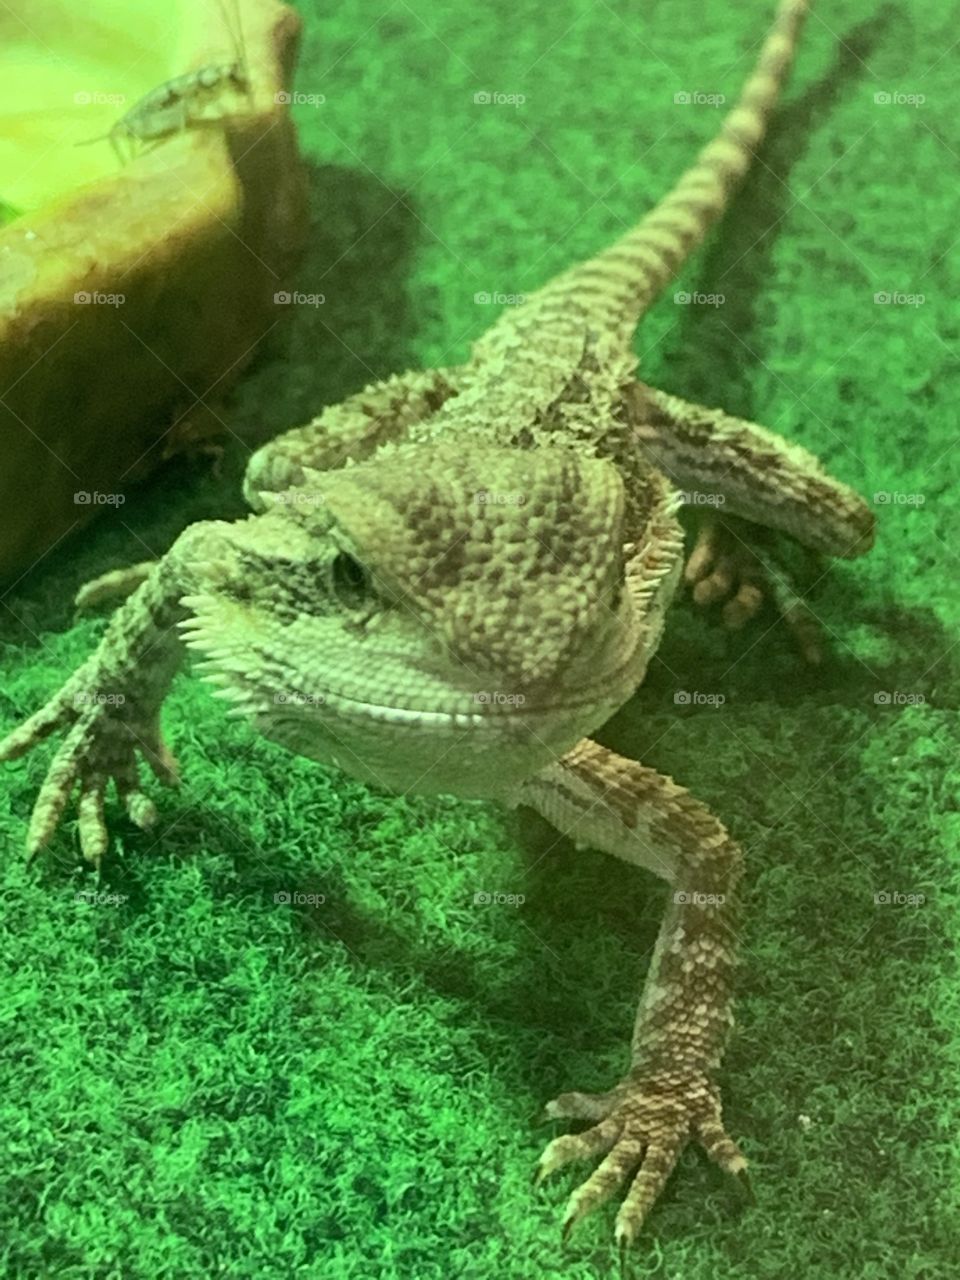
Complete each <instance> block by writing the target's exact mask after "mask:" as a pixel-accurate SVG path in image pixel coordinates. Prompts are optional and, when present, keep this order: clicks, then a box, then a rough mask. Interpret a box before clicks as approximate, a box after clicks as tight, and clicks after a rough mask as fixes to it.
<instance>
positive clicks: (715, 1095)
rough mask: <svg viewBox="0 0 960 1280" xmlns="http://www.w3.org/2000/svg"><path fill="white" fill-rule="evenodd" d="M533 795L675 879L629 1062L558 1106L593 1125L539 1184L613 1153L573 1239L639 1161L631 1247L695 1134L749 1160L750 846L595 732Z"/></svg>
mask: <svg viewBox="0 0 960 1280" xmlns="http://www.w3.org/2000/svg"><path fill="white" fill-rule="evenodd" d="M521 801H522V802H523V803H525V804H529V805H531V806H532V807H533V808H535V809H536V810H537V811H538V812H539V813H541V814H542V815H543V816H544V817H545V818H546V819H547V820H548V821H549V822H550V823H552V824H553V825H554V826H555V827H557V828H558V830H560V831H562V832H564V834H567V835H569V836H571V837H572V838H573V839H574V841H575V842H576V844H577V846H578V847H583V846H591V847H595V848H599V849H602V850H604V851H605V852H607V853H612V854H614V855H615V856H616V857H619V858H623V859H625V860H626V861H628V862H633V863H637V864H639V865H641V866H644V867H647V868H649V869H650V870H652V871H655V872H656V873H657V874H658V875H660V876H662V877H664V878H665V879H667V880H668V881H669V882H670V885H671V896H670V901H669V904H668V907H667V910H666V914H665V915H664V919H663V923H662V925H661V927H660V933H659V936H658V938H657V943H656V948H655V950H654V956H653V961H652V963H651V966H650V971H649V973H648V975H647V981H646V985H645V986H644V989H643V995H642V997H641V1000H640V1006H639V1009H638V1011H637V1018H636V1024H635V1028H634V1033H633V1042H632V1050H631V1062H630V1068H629V1070H628V1072H627V1073H626V1075H625V1076H624V1078H623V1079H622V1080H621V1081H620V1083H619V1084H617V1085H616V1086H615V1087H614V1088H613V1089H612V1090H610V1091H609V1092H608V1093H603V1094H587V1093H565V1094H561V1095H560V1097H558V1098H556V1099H555V1100H554V1101H553V1102H551V1103H549V1104H548V1106H547V1115H548V1116H549V1117H550V1118H553V1119H577V1120H590V1121H593V1122H594V1123H593V1125H592V1127H591V1128H589V1129H587V1130H585V1131H584V1132H583V1133H578V1134H567V1135H565V1136H563V1137H559V1138H555V1139H554V1140H553V1141H552V1142H551V1143H549V1145H548V1146H547V1148H546V1150H545V1151H544V1153H543V1155H542V1156H541V1158H540V1163H539V1167H538V1181H539V1180H541V1179H542V1178H544V1177H546V1176H547V1175H548V1174H550V1173H552V1172H553V1171H554V1170H555V1169H559V1168H560V1167H561V1166H563V1165H565V1164H567V1163H569V1162H570V1161H572V1160H580V1159H586V1158H588V1157H595V1156H603V1159H602V1161H601V1163H600V1165H599V1166H598V1168H597V1169H596V1170H595V1171H594V1173H593V1174H592V1175H591V1176H590V1177H589V1178H587V1180H586V1181H585V1182H583V1183H582V1184H581V1185H580V1186H579V1187H578V1188H577V1190H576V1191H574V1193H573V1195H572V1196H571V1197H570V1200H569V1202H568V1206H567V1211H566V1215H565V1218H564V1235H566V1233H567V1232H568V1231H569V1230H570V1228H571V1227H572V1226H573V1224H574V1223H575V1222H576V1221H577V1220H578V1219H579V1218H581V1217H583V1216H584V1215H585V1214H586V1213H589V1212H590V1211H591V1210H592V1209H594V1208H596V1206H597V1205H599V1204H601V1203H602V1202H603V1201H605V1200H607V1199H608V1198H609V1197H610V1196H611V1195H613V1194H614V1192H615V1191H617V1190H618V1188H619V1187H621V1186H622V1185H623V1184H624V1183H625V1182H626V1180H627V1179H628V1177H630V1175H631V1174H633V1171H634V1170H635V1169H638V1171H637V1172H636V1173H635V1174H634V1176H633V1178H632V1181H631V1183H630V1187H629V1190H628V1191H627V1194H626V1197H625V1199H624V1200H623V1203H622V1204H621V1207H620V1211H619V1213H618V1215H617V1223H616V1237H617V1240H618V1242H619V1243H620V1244H621V1246H625V1245H627V1244H629V1243H630V1242H631V1241H632V1240H633V1239H634V1238H635V1236H636V1235H637V1232H638V1231H639V1230H640V1227H641V1226H642V1224H643V1221H644V1218H645V1217H646V1215H647V1213H648V1211H649V1209H650V1207H651V1206H652V1204H653V1203H654V1201H655V1200H656V1198H657V1196H658V1195H659V1194H660V1192H661V1191H662V1189H663V1187H664V1185H665V1184H666V1181H667V1178H668V1177H669V1175H670V1172H671V1170H672V1169H673V1167H674V1165H675V1164H676V1162H677V1160H678V1158H679V1156H680V1153H681V1151H682V1150H683V1148H684V1146H685V1145H686V1143H687V1142H688V1141H689V1140H690V1139H691V1138H695V1139H697V1140H698V1141H699V1142H700V1143H701V1145H702V1146H703V1147H704V1148H705V1149H706V1152H707V1154H708V1155H709V1156H710V1157H711V1158H712V1159H713V1160H715V1161H716V1162H717V1163H718V1164H719V1165H721V1167H722V1168H724V1169H726V1170H727V1171H728V1172H730V1173H741V1172H742V1171H743V1169H744V1168H745V1167H746V1160H745V1158H744V1156H743V1154H742V1153H741V1152H740V1150H739V1148H738V1147H737V1145H736V1144H735V1143H734V1141H733V1140H732V1139H731V1138H730V1137H729V1136H728V1135H727V1133H726V1131H725V1129H724V1127H723V1120H722V1116H721V1106H720V1091H719V1087H718V1085H717V1081H716V1071H717V1068H718V1066H719V1063H720V1057H721V1052H722V1049H723V1043H724V1039H725V1037H726V1033H727V1030H728V1028H729V1027H730V1025H731V1023H732V1020H733V1019H732V1014H731V985H732V977H733V970H734V965H735V962H736V961H735V954H734V952H735V946H734V944H735V936H734V894H735V890H736V886H737V882H738V880H739V878H740V872H741V863H742V854H741V851H740V848H739V846H738V845H737V844H736V843H735V842H734V841H733V840H732V839H731V837H730V836H729V835H728V834H727V831H726V830H725V828H724V827H723V826H722V824H721V823H720V822H719V821H718V820H717V819H716V818H714V817H713V816H712V815H711V814H710V813H709V812H708V810H707V809H706V808H705V807H704V806H703V805H702V804H700V803H699V801H697V800H695V799H694V798H693V797H692V796H691V795H690V794H689V793H688V792H687V791H685V790H684V789H683V788H682V787H680V786H678V785H677V784H676V783H675V782H673V780H672V779H670V778H667V777H664V776H663V775H662V774H658V773H656V772H655V771H654V770H652V769H647V768H644V767H643V766H642V765H640V764H638V763H636V762H635V761H632V760H625V759H623V758H622V757H620V756H617V755H615V754H614V753H613V752H612V751H608V750H607V749H606V748H605V747H601V746H599V745H598V744H597V743H595V742H592V741H591V740H590V739H586V738H585V739H584V740H583V741H581V742H580V743H578V745H577V746H576V747H574V748H573V750H572V751H569V752H568V753H567V754H566V755H564V756H562V757H561V758H560V759H559V760H558V761H557V762H556V763H555V764H553V765H550V766H549V767H548V768H547V769H545V770H544V771H543V772H542V773H540V774H538V775H537V776H536V777H535V778H533V779H531V780H530V781H529V782H528V783H526V784H525V786H524V788H523V792H522V795H521ZM638 1166H639V1168H638Z"/></svg>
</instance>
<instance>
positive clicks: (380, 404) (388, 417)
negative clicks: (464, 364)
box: [243, 369, 458, 511]
mask: <svg viewBox="0 0 960 1280" xmlns="http://www.w3.org/2000/svg"><path fill="white" fill-rule="evenodd" d="M457 372H458V371H457V370H456V369H427V370H410V371H408V372H407V373H401V374H397V375H395V376H394V377H392V378H387V379H386V380H385V381H383V382H377V383H374V384H373V385H372V386H370V387H366V388H365V389H364V390H363V391H358V392H357V394H356V395H353V396H350V397H349V398H348V399H346V400H343V401H341V403H340V404H334V405H330V406H329V407H328V408H326V409H324V410H323V412H322V413H320V414H318V416H317V417H316V418H312V419H311V420H310V422H307V423H305V424H304V425H303V426H301V427H293V428H292V429H291V430H290V431H285V432H284V433H283V435H280V436H277V437H276V439H274V440H270V441H268V442H267V444H265V445H263V446H262V447H261V448H260V449H258V450H257V451H256V453H254V454H253V456H252V457H251V458H250V461H249V462H248V463H247V469H246V472H245V473H244V478H243V496H244V497H245V498H246V500H247V502H248V503H249V504H250V506H251V507H252V508H253V509H254V511H263V510H264V508H265V505H266V504H265V503H264V502H263V500H262V499H261V498H260V494H261V493H263V492H267V493H281V492H283V491H285V490H287V489H291V488H294V487H296V486H297V485H299V484H301V483H302V482H303V477H304V471H305V469H309V470H311V471H335V470H338V469H339V468H340V467H343V466H345V465H346V464H347V463H348V462H363V461H365V460H366V459H368V458H370V457H372V455H373V454H374V453H376V451H377V450H378V449H379V448H380V447H381V446H382V445H384V444H386V443H388V442H389V441H395V440H399V439H401V438H402V436H403V433H404V431H405V430H406V428H407V427H409V426H411V425H412V424H413V423H414V422H419V421H420V420H421V419H423V418H428V417H430V416H431V415H433V414H434V413H436V411H437V410H438V409H439V408H440V406H441V405H442V404H443V403H444V402H445V401H447V400H449V399H450V397H451V396H454V395H456V394H457V383H456V375H457Z"/></svg>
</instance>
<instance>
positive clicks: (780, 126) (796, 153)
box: [662, 7, 896, 422]
mask: <svg viewBox="0 0 960 1280" xmlns="http://www.w3.org/2000/svg"><path fill="white" fill-rule="evenodd" d="M895 16H896V15H895V12H894V10H893V9H892V8H889V7H888V8H885V9H882V10H881V11H880V12H879V13H877V14H875V15H873V16H871V17H870V18H868V19H866V20H865V21H863V22H861V23H858V25H857V26H856V27H854V28H853V30H852V31H851V32H850V33H849V34H848V35H842V36H841V39H840V40H838V41H836V43H835V48H834V56H833V60H832V63H831V65H830V67H829V68H828V70H827V71H826V73H825V74H824V75H822V76H821V77H820V78H819V79H818V80H817V81H816V82H815V83H814V84H812V85H810V87H809V88H808V89H806V90H805V91H804V92H803V94H802V95H801V96H800V97H799V98H797V99H795V100H794V101H792V102H785V103H784V104H783V105H782V106H779V107H778V108H777V111H776V113H775V115H774V117H773V120H772V121H771V124H770V129H769V132H768V134H767V138H766V140H765V142H764V143H763V146H762V148H761V151H760V163H756V164H754V165H753V167H752V168H751V170H750V172H749V173H748V175H747V177H746V179H745V181H744V182H743V184H742V186H741V187H740V188H739V190H738V191H737V193H736V194H735V195H734V198H733V200H732V201H731V203H730V206H729V208H728V209H727V212H726V214H725V215H724V217H723V218H722V219H721V221H720V223H719V224H718V225H717V227H716V228H715V229H714V231H713V233H712V235H711V239H710V242H709V243H710V247H709V248H708V249H707V251H706V253H705V255H704V259H703V267H702V269H701V271H700V273H699V275H698V280H697V290H698V291H699V292H702V293H707V294H709V293H722V294H724V296H725V298H726V301H725V302H724V304H723V306H722V307H720V308H718V307H699V308H698V307H690V308H687V309H686V310H685V311H684V312H683V315H682V318H681V321H680V324H679V326H678V329H677V335H676V337H675V339H674V341H673V342H671V343H670V345H669V348H668V349H667V350H666V352H665V357H664V359H665V370H666V375H665V377H664V378H663V379H662V381H663V382H664V384H665V385H666V386H667V387H668V389H669V390H671V391H675V392H676V393H677V394H678V395H683V396H686V397H688V398H689V399H691V400H699V401H702V402H703V403H704V404H719V405H722V406H723V407H724V409H726V410H727V412H728V413H734V414H737V415H739V416H740V417H744V418H748V419H750V418H753V417H754V413H755V412H756V413H757V421H760V422H762V421H763V417H764V415H763V407H762V406H756V407H755V406H754V405H753V403H752V399H751V397H750V391H749V386H748V385H747V383H746V382H745V380H744V378H743V369H744V366H745V365H750V364H751V363H755V362H756V361H757V360H758V359H759V357H755V356H752V355H751V354H750V352H751V351H755V350H756V349H757V348H758V347H760V346H762V341H761V340H762V337H763V332H764V327H763V325H762V324H760V323H759V321H758V318H757V314H756V303H757V298H758V296H760V295H761V294H762V292H763V288H764V283H765V281H766V280H768V279H769V277H770V274H771V271H772V256H773V248H774V246H775V244H776V242H777V239H778V237H779V235H780V232H781V230H782V228H783V226H784V222H785V217H786V214H787V213H788V212H789V209H790V207H791V206H792V205H793V204H794V202H795V201H796V196H795V195H794V194H793V193H792V192H791V190H790V188H789V178H790V172H791V170H792V168H793V166H794V165H795V164H796V163H797V162H798V161H799V160H800V159H801V158H802V156H803V155H804V153H805V152H806V150H807V148H808V146H809V145H810V142H811V141H812V139H813V137H814V134H815V132H816V129H817V126H818V124H819V123H820V121H821V120H823V119H824V118H825V117H827V116H829V114H830V111H831V109H832V106H833V104H834V103H835V101H836V100H837V98H838V97H839V96H840V95H841V93H842V92H843V91H844V90H845V89H847V88H849V87H851V86H856V85H857V84H858V83H859V82H860V81H862V80H863V78H864V77H865V76H867V75H868V74H869V72H868V69H867V66H866V64H867V62H868V60H869V58H870V55H871V54H872V53H873V51H874V49H875V48H876V47H877V45H878V43H879V42H880V41H881V40H882V39H883V38H884V37H885V36H886V35H887V32H888V28H889V26H890V24H891V21H893V20H894V19H895ZM810 270H811V272H812V271H813V270H815V266H814V264H810ZM731 330H732V331H733V333H734V334H736V335H738V336H739V338H740V339H741V340H742V343H745V344H746V345H745V346H744V345H742V344H741V342H737V341H736V340H735V339H733V338H731V336H730V331H731ZM748 348H749V350H748Z"/></svg>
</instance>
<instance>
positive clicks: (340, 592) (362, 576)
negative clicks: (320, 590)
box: [330, 551, 370, 609]
mask: <svg viewBox="0 0 960 1280" xmlns="http://www.w3.org/2000/svg"><path fill="white" fill-rule="evenodd" d="M330 577H331V580H332V583H333V591H334V595H335V596H336V597H337V599H338V600H339V601H340V603H341V604H343V605H346V606H347V608H349V609H356V608H357V607H358V606H359V605H361V604H363V603H364V600H365V599H366V597H367V594H368V592H369V589H370V578H369V575H368V573H367V571H366V569H365V568H364V567H363V565H362V564H361V563H360V562H359V560H354V558H353V556H351V555H348V554H347V553H346V551H339V552H338V553H337V555H336V557H335V558H334V561H333V564H332V565H331V566H330Z"/></svg>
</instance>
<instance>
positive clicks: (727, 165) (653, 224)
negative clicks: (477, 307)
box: [540, 0, 809, 330]
mask: <svg viewBox="0 0 960 1280" xmlns="http://www.w3.org/2000/svg"><path fill="white" fill-rule="evenodd" d="M808 8H809V0H781V3H780V7H779V8H778V10H777V14H776V17H775V18H774V21H773V25H772V26H771V28H770V30H769V32H768V33H767V36H766V39H765V40H764V42H763V47H762V48H761V50H760V56H759V57H758V59H757V62H756V65H755V67H754V69H753V73H752V74H751V76H750V78H749V80H747V82H746V84H745V85H744V87H743V90H742V91H741V93H740V97H739V99H738V101H737V104H736V106H735V107H734V108H733V110H732V111H731V112H730V113H729V114H728V115H727V117H726V118H725V120H724V122H723V126H722V128H721V129H720V132H719V133H718V134H717V136H716V137H715V138H714V139H713V141H712V142H710V143H708V145H707V146H706V147H704V149H703V150H702V151H701V152H700V154H699V155H698V156H697V159H696V160H695V161H694V163H693V164H692V165H691V167H690V168H689V169H688V170H687V171H686V173H685V174H684V175H683V177H682V178H681V179H680V180H679V182H678V183H677V185H676V186H675V187H674V188H673V190H672V191H670V192H669V194H668V195H666V196H664V198H663V199H662V200H661V201H660V202H659V203H658V204H657V205H655V207H654V208H653V209H652V210H651V211H650V212H649V213H648V214H647V215H646V216H645V217H644V218H643V219H642V220H641V221H640V222H639V223H637V225H636V226H635V227H633V228H632V229H631V230H630V231H628V232H626V234H625V235H623V236H621V237H620V239H619V240H617V241H615V242H614V243H613V244H612V245H611V246H610V247H609V248H608V249H606V250H604V251H603V252H601V253H599V254H597V256H596V257H594V258H591V259H590V260H589V261H587V262H585V263H582V264H581V265H580V266H577V267H574V268H572V270H570V271H567V272H564V273H563V275H562V276H560V277H558V278H557V279H556V280H555V281H554V282H553V283H552V284H550V285H547V287H546V288H545V289H544V290H542V291H541V294H540V297H541V298H545V295H547V294H548V293H550V292H552V291H553V289H554V288H557V289H559V290H560V291H561V292H562V293H564V294H565V295H566V296H567V297H568V298H569V296H570V293H571V291H574V290H575V291H576V292H577V293H579V294H580V297H581V299H582V300H583V301H584V302H586V303H587V304H588V305H589V303H590V302H593V301H595V302H597V303H599V304H600V305H601V307H602V310H603V313H604V314H605V316H606V317H607V321H606V323H607V324H609V320H610V311H611V307H613V308H615V309H616V311H617V312H619V314H621V315H622V316H623V321H624V326H625V327H626V328H628V329H630V330H632V329H633V327H634V326H635V325H636V323H637V320H638V318H639V316H640V315H642V313H643V312H644V311H645V310H646V308H647V307H648V306H649V304H650V302H651V301H652V300H653V299H654V298H655V297H656V295H657V294H658V293H659V292H660V290H661V289H662V288H663V287H664V285H665V284H667V282H668V281H669V280H670V279H671V278H672V276H673V275H674V274H675V272H676V270H677V269H678V267H679V266H680V264H681V263H682V262H683V261H684V260H685V259H686V257H687V256H688V254H689V253H690V252H691V251H692V250H693V249H695V248H696V246H697V245H698V244H699V243H700V241H701V240H702V239H703V238H704V236H705V235H706V233H707V231H708V229H709V228H710V226H711V225H712V224H713V223H714V222H715V221H716V219H717V218H719V217H720V215H721V214H722V213H723V211H724V209H725V208H726V207H727V204H728V202H729V200H730V196H731V194H732V192H733V190H734V188H735V186H736V184H737V182H738V181H739V180H740V178H742V177H743V175H744V174H745V173H746V171H747V169H748V168H749V166H750V161H751V160H752V158H753V155H754V153H755V151H756V149H757V147H758V146H759V145H760V142H761V141H762V139H763V136H764V134H765V133H766V129H767V124H768V122H769V120H770V116H771V114H772V112H773V108H774V106H775V104H776V101H777V98H778V96H779V94H780V89H781V87H782V85H783V83H784V81H785V79H786V77H787V73H788V71H789V69H790V65H791V63H792V61H793V55H794V52H795V51H796V47H797V42H798V38H799V35H800V29H801V27H802V25H803V19H804V18H805V17H806V14H807V9H808Z"/></svg>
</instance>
